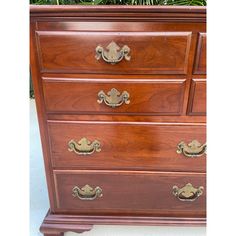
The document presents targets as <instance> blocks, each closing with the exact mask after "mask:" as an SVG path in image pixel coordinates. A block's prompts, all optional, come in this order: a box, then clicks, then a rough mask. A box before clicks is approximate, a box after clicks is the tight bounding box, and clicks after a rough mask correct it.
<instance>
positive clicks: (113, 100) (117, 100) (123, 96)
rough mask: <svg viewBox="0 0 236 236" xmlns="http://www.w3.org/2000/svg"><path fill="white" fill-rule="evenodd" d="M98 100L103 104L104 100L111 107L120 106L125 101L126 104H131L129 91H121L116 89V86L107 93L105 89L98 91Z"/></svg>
mask: <svg viewBox="0 0 236 236" xmlns="http://www.w3.org/2000/svg"><path fill="white" fill-rule="evenodd" d="M98 98H99V99H98V100H97V102H98V103H99V104H101V103H102V102H104V103H105V104H106V105H107V106H109V107H113V108H114V107H119V106H121V105H122V104H123V103H125V104H129V103H130V100H129V93H128V92H127V91H123V92H122V93H120V92H119V91H118V90H116V89H115V88H112V89H111V90H110V91H109V92H108V93H107V95H106V94H105V93H104V92H103V90H101V91H100V92H99V93H98Z"/></svg>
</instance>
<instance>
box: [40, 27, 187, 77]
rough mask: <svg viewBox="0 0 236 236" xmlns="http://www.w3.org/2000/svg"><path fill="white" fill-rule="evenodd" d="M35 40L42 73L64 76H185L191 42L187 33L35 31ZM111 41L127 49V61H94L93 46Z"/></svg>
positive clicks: (104, 44) (103, 44)
mask: <svg viewBox="0 0 236 236" xmlns="http://www.w3.org/2000/svg"><path fill="white" fill-rule="evenodd" d="M95 24H96V23H95ZM120 29H121V28H120ZM121 30H122V29H121ZM37 38H38V40H37V41H38V44H39V45H38V47H39V48H40V53H39V58H40V60H41V70H42V72H64V73H66V72H67V73H68V72H70V73H71V72H73V73H91V72H92V73H111V74H116V73H126V74H139V73H141V74H163V73H164V74H186V72H187V67H188V64H187V62H188V56H189V49H190V43H191V33H189V32H140V33H139V32H133V33H130V32H119V33H114V32H106V33H103V32H66V31H64V32H61V31H60V32H45V31H43V32H42V31H38V32H37ZM112 41H114V42H116V43H117V45H119V46H120V47H123V46H124V45H127V46H128V47H129V48H130V55H131V60H130V61H126V60H122V61H121V62H119V63H118V64H115V65H110V64H108V63H106V62H104V61H103V60H102V59H100V60H97V59H96V58H95V55H96V52H95V49H96V47H97V46H98V45H101V46H102V47H104V48H106V47H107V46H108V45H109V43H111V42H112Z"/></svg>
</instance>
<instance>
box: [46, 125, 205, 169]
mask: <svg viewBox="0 0 236 236" xmlns="http://www.w3.org/2000/svg"><path fill="white" fill-rule="evenodd" d="M48 127H49V135H50V137H51V140H50V143H51V156H52V165H53V166H54V167H57V168H58V167H67V168H71V167H78V168H79V169H120V170H122V169H128V170H161V171H195V172H196V171H200V172H203V171H205V156H202V157H198V158H187V157H185V156H184V155H180V154H177V153H176V150H177V145H178V144H179V143H180V142H181V141H185V142H186V143H189V142H191V141H192V140H194V139H197V140H198V141H199V142H201V143H202V144H203V143H205V142H206V137H205V125H195V126H189V125H182V126H181V125H177V124H176V125H172V126H171V125H168V124H167V125H157V124H155V123H141V122H139V123H132V122H127V123H125V124H122V123H120V122H97V121H96V122H83V121H82V122H74V123H72V122H65V121H64V122H60V121H58V122H56V121H54V122H51V121H50V122H49V124H48ZM83 137H86V138H88V139H89V140H90V141H93V140H98V141H100V143H101V149H102V150H101V152H99V153H94V154H92V155H90V156H78V155H77V154H75V153H74V152H69V151H68V142H69V141H70V140H72V139H74V140H77V141H79V140H80V139H81V138H83Z"/></svg>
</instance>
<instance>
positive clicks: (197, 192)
mask: <svg viewBox="0 0 236 236" xmlns="http://www.w3.org/2000/svg"><path fill="white" fill-rule="evenodd" d="M203 190H204V188H203V187H202V186H200V187H199V188H194V187H193V186H192V184H190V183H188V184H186V185H185V186H184V187H183V188H180V189H179V188H178V187H177V186H173V194H174V196H176V197H177V198H178V199H179V200H180V201H194V200H196V199H197V198H198V197H199V196H201V195H202V194H203Z"/></svg>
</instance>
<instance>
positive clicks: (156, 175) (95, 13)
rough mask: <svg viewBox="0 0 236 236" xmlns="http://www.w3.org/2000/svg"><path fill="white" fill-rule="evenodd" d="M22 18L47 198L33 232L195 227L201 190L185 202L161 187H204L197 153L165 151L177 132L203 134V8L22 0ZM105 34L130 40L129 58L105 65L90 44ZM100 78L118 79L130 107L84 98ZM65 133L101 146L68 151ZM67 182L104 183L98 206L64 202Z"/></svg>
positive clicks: (201, 214)
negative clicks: (81, 152) (85, 152)
mask: <svg viewBox="0 0 236 236" xmlns="http://www.w3.org/2000/svg"><path fill="white" fill-rule="evenodd" d="M30 20H31V69H32V78H33V84H34V89H35V96H36V104H37V111H38V118H39V124H40V132H41V139H42V145H43V154H44V163H45V169H46V176H47V184H48V191H49V199H50V212H49V214H48V215H47V216H46V217H45V220H44V222H43V224H42V226H41V232H42V233H44V234H45V235H46V236H52V235H53V236H61V235H63V233H64V232H66V231H74V232H77V233H82V232H84V231H87V230H90V229H91V228H92V225H94V224H125V225H130V224H131V225H133V224H136V225H195V226H197V225H204V224H205V221H206V215H205V213H206V212H205V210H206V209H205V191H204V196H201V197H200V198H199V199H197V200H196V201H195V202H191V203H186V202H185V203H184V202H180V201H178V199H176V198H175V197H174V196H173V195H171V191H170V187H173V186H172V185H174V184H176V185H180V186H181V185H182V184H183V185H184V184H186V183H187V182H190V181H191V183H192V184H194V185H196V186H197V185H198V184H201V185H203V186H205V174H204V173H205V157H200V158H196V159H187V158H185V157H182V156H181V155H177V154H176V152H175V151H176V150H174V149H175V145H176V141H177V139H180V138H184V139H185V138H186V139H188V140H183V141H186V142H190V141H191V140H192V139H193V138H196V139H199V141H201V142H205V122H206V117H205V114H204V112H205V110H204V109H205V108H204V103H205V98H204V88H203V87H204V83H202V81H200V80H199V79H205V76H204V74H205V64H206V59H205V56H206V55H205V54H206V53H205V51H206V33H205V31H206V24H205V22H206V9H205V8H204V7H159V6H154V7H150V6H147V7H144V6H89V7H88V6H31V19H30ZM111 40H114V41H116V43H118V44H119V45H120V46H122V45H124V44H127V45H128V46H129V47H130V48H131V53H130V55H131V61H130V62H128V61H122V62H121V63H119V64H116V65H109V64H107V63H105V62H103V61H102V60H99V61H97V60H96V59H95V57H94V56H95V47H96V46H97V45H98V44H102V46H104V47H106V46H107V44H108V43H109V42H110V41H111ZM82 44H83V45H82ZM81 45H82V46H81ZM46 72H47V73H46ZM65 72H66V73H65ZM195 74H196V75H195ZM201 74H202V75H201ZM192 79H194V82H191V81H192ZM63 80H66V81H67V82H62V81H63ZM82 81H83V82H82ZM85 85H89V86H85ZM101 85H102V86H106V87H105V89H104V88H102V89H103V90H109V89H110V85H115V86H117V88H119V89H120V90H123V89H125V87H126V86H127V87H128V88H129V89H130V91H131V92H130V91H128V92H129V93H130V95H132V96H134V97H131V99H130V100H131V103H130V106H129V105H124V106H122V107H120V108H117V109H112V111H111V112H110V108H108V107H106V106H105V105H104V104H101V106H98V104H96V103H94V100H93V99H94V98H93V96H94V94H95V96H96V93H95V91H96V89H97V88H99V89H100V86H101ZM115 86H114V87H115ZM88 88H89V89H88ZM127 90H128V89H127ZM106 92H107V91H106ZM147 94H149V95H147ZM60 95H61V96H60ZM86 96H87V98H86ZM132 98H135V99H134V100H132ZM132 102H133V103H132ZM72 103H73V104H72ZM190 115H194V116H190ZM93 127H96V129H93ZM71 134H73V136H77V135H78V134H79V136H80V135H81V136H85V135H87V136H88V138H93V137H95V136H97V135H100V137H102V145H103V146H102V151H101V153H95V154H94V155H92V156H90V157H88V158H87V157H86V159H85V158H83V159H80V157H77V156H76V157H74V156H73V153H69V152H67V151H66V148H65V146H64V145H65V141H67V140H66V139H67V137H69V136H71ZM128 134H129V135H128ZM122 135H123V136H124V137H122V138H120V137H121V136H122ZM150 135H151V136H152V137H155V138H153V139H149V137H150ZM193 136H194V137H193ZM75 138H78V139H79V137H78V136H77V137H75ZM109 139H110V140H111V141H112V143H111V142H110V143H109ZM122 140H123V141H122ZM127 140H129V141H127ZM50 142H52V143H53V145H52V149H50ZM174 143H175V144H174ZM105 144H106V145H105ZM115 144H118V145H115ZM137 144H139V145H137ZM143 144H146V146H147V148H146V147H143ZM169 144H170V146H171V147H170V148H168V145H169ZM58 145H59V146H58ZM159 145H160V146H159ZM124 146H125V147H124ZM57 147H59V148H58V149H57ZM122 147H124V148H123V149H122ZM140 147H141V148H140ZM158 147H159V148H160V149H158ZM64 148H65V149H64ZM130 148H131V149H132V150H130ZM118 152H119V153H118ZM172 152H174V154H173V155H172ZM102 153H105V154H106V155H102ZM66 158H68V159H66ZM74 158H75V159H74ZM67 160H68V161H67ZM86 160H87V161H86ZM100 160H102V161H103V163H102V164H101V161H100ZM99 161H100V162H99ZM122 170H123V171H122ZM155 171H166V172H155ZM170 171H172V172H170ZM200 172H201V173H200ZM71 181H72V182H76V183H75V184H82V182H81V181H83V182H84V183H85V184H86V183H88V184H90V183H91V185H92V184H100V185H101V186H104V187H105V188H104V187H103V188H104V189H105V190H104V191H105V195H104V196H105V197H103V198H101V199H99V200H98V201H99V202H100V201H101V202H102V203H101V205H95V204H94V207H93V206H92V205H93V203H92V201H91V202H90V203H89V202H85V203H83V204H81V203H80V204H79V205H78V203H77V202H78V201H75V199H72V200H71V197H72V196H71V189H70V188H71V186H72V184H74V183H72V182H71ZM132 186H133V187H132ZM114 187H115V188H114ZM139 190H142V193H141V198H140V191H139ZM107 191H108V192H109V193H108V194H107ZM150 193H154V194H155V195H157V196H159V197H161V198H160V199H161V200H160V202H158V201H157V199H156V198H155V195H152V194H150ZM109 194H110V198H109V199H108V198H107V196H109ZM121 194H124V195H125V197H123V195H122V197H120V196H121ZM171 197H172V198H171ZM104 199H105V200H104ZM106 199H107V200H106ZM58 203H59V204H60V208H58ZM95 203H96V201H95ZM86 204H87V205H88V204H89V206H90V207H88V208H86V207H85V206H86ZM71 208H73V209H71ZM93 210H95V212H97V213H96V214H95V213H94V211H93ZM117 210H118V213H117ZM59 212H62V213H63V214H60V213H59ZM82 212H84V213H86V214H87V215H85V214H82ZM109 212H110V213H109ZM88 213H89V215H88ZM117 214H118V215H117Z"/></svg>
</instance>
